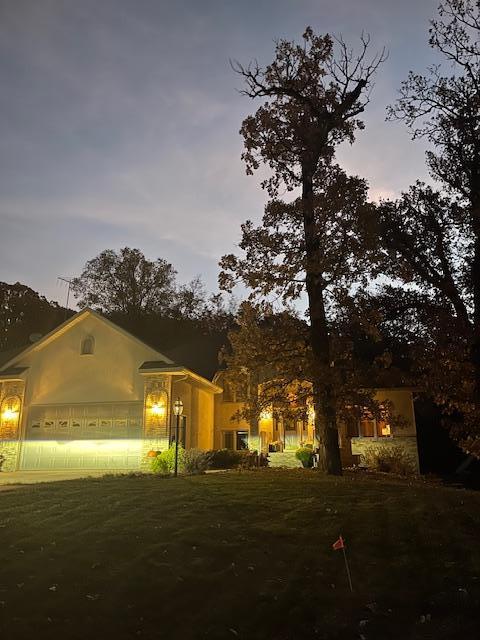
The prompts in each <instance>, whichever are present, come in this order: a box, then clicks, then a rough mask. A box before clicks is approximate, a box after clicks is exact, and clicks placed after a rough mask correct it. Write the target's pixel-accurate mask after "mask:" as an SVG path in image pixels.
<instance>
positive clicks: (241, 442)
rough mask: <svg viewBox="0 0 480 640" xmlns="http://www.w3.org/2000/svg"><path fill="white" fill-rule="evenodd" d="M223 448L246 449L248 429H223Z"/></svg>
mask: <svg viewBox="0 0 480 640" xmlns="http://www.w3.org/2000/svg"><path fill="white" fill-rule="evenodd" d="M223 448H224V449H233V450H236V451H241V450H243V449H248V431H224V432H223Z"/></svg>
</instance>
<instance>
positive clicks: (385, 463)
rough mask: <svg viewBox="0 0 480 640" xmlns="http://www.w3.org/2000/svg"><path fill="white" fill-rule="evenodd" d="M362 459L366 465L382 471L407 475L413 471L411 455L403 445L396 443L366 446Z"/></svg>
mask: <svg viewBox="0 0 480 640" xmlns="http://www.w3.org/2000/svg"><path fill="white" fill-rule="evenodd" d="M363 460H364V462H365V464H366V465H367V467H369V468H371V469H375V470H376V471H382V472H384V473H395V474H397V475H400V476H408V475H410V474H412V473H414V472H415V465H414V463H413V461H412V459H411V457H410V456H409V455H408V453H407V451H406V450H405V449H404V448H403V447H400V446H398V445H397V446H395V445H392V446H388V447H386V446H377V447H374V446H370V447H367V448H366V449H365V453H364V454H363Z"/></svg>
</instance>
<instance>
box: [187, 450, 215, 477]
mask: <svg viewBox="0 0 480 640" xmlns="http://www.w3.org/2000/svg"><path fill="white" fill-rule="evenodd" d="M211 459H212V452H211V451H201V449H187V450H186V451H185V457H184V460H185V473H189V474H192V475H197V474H200V473H205V471H206V470H207V469H209V468H210V464H211Z"/></svg>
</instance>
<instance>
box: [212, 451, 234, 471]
mask: <svg viewBox="0 0 480 640" xmlns="http://www.w3.org/2000/svg"><path fill="white" fill-rule="evenodd" d="M209 453H210V456H211V457H210V468H211V469H233V468H234V467H236V466H237V465H238V463H239V462H240V457H241V452H240V451H234V450H233V449H214V450H213V451H209Z"/></svg>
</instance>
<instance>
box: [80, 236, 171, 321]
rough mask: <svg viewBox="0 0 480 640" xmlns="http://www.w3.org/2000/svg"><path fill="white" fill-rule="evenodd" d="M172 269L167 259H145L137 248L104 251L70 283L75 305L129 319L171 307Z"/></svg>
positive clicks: (88, 263) (90, 261) (89, 262)
mask: <svg viewBox="0 0 480 640" xmlns="http://www.w3.org/2000/svg"><path fill="white" fill-rule="evenodd" d="M175 275H176V274H175V270H174V269H173V267H172V265H171V264H169V263H168V262H167V261H166V260H163V259H161V258H158V259H157V260H155V261H152V260H147V259H146V258H145V256H144V255H143V253H142V252H141V251H139V250H138V249H130V248H128V247H124V248H123V249H120V250H119V251H113V250H112V249H106V250H105V251H102V252H101V253H100V254H99V255H98V256H96V257H95V258H92V259H91V260H89V261H88V262H87V263H86V265H85V267H84V269H83V271H82V273H81V275H80V276H79V277H78V278H75V279H74V280H73V286H72V288H73V292H74V294H75V297H76V298H78V306H79V307H81V308H83V307H92V308H93V309H95V310H97V311H101V312H103V313H105V314H111V313H122V314H125V315H129V316H131V317H132V318H135V317H139V316H141V315H142V314H148V313H152V312H162V311H166V310H167V309H169V308H170V307H171V306H172V302H173V297H174V291H175Z"/></svg>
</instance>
